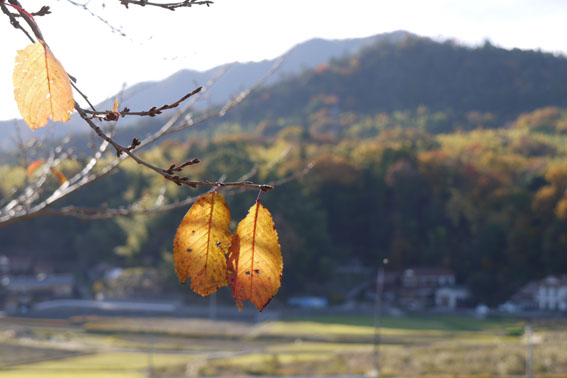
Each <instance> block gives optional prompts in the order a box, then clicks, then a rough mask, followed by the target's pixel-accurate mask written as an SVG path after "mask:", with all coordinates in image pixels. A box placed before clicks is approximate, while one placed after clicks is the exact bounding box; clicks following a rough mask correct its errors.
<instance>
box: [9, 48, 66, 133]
mask: <svg viewBox="0 0 567 378" xmlns="http://www.w3.org/2000/svg"><path fill="white" fill-rule="evenodd" d="M13 81H14V97H15V98H16V103H17V104H18V109H20V113H21V114H22V117H23V118H24V121H25V122H26V123H27V124H28V126H29V127H30V128H31V129H32V130H33V129H36V128H38V127H43V126H45V124H46V123H47V120H48V119H49V118H51V119H52V120H53V121H63V122H65V121H68V120H69V118H70V117H71V113H72V112H73V108H74V107H75V101H74V100H73V90H72V89H71V83H70V82H69V77H68V76H67V73H66V72H65V69H64V68H63V66H62V65H61V63H59V61H58V60H57V59H56V58H55V56H54V55H53V53H52V52H51V50H49V47H47V46H46V45H45V44H44V43H43V42H37V43H34V44H32V45H29V46H28V47H26V48H25V49H24V50H19V51H18V55H17V56H16V65H15V67H14V75H13Z"/></svg>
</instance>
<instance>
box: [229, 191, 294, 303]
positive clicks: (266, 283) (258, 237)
mask: <svg viewBox="0 0 567 378" xmlns="http://www.w3.org/2000/svg"><path fill="white" fill-rule="evenodd" d="M227 265H228V276H229V277H228V280H229V283H230V285H231V286H232V296H233V297H234V299H235V300H236V305H237V306H238V308H239V309H242V302H244V301H245V300H246V299H250V301H251V302H252V303H254V304H255V305H256V307H257V308H258V310H260V311H262V310H263V309H264V307H266V305H267V304H268V302H269V301H270V300H271V299H272V298H273V296H274V295H275V294H276V293H277V291H278V289H279V287H280V284H281V276H282V269H283V261H282V255H281V251H280V244H279V242H278V233H277V231H276V228H275V227H274V221H273V220H272V216H271V215H270V212H269V211H268V210H267V209H266V208H265V207H264V206H262V204H260V202H256V204H255V205H254V206H252V207H251V208H250V210H248V215H246V218H244V219H243V220H242V221H241V222H240V223H239V224H238V227H237V229H236V232H235V233H234V235H233V236H232V244H231V246H230V252H229V255H228V263H227Z"/></svg>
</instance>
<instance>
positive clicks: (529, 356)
mask: <svg viewBox="0 0 567 378" xmlns="http://www.w3.org/2000/svg"><path fill="white" fill-rule="evenodd" d="M524 334H525V335H526V378H534V373H533V369H532V366H533V350H532V321H531V319H528V322H527V323H526V326H525V328H524Z"/></svg>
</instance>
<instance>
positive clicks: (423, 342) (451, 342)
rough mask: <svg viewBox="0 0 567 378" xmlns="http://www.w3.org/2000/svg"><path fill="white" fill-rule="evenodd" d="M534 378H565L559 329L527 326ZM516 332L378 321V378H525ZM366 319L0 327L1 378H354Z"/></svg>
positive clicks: (365, 365) (517, 324) (461, 322)
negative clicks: (341, 377)
mask: <svg viewBox="0 0 567 378" xmlns="http://www.w3.org/2000/svg"><path fill="white" fill-rule="evenodd" d="M533 329H534V333H533V334H532V337H531V340H532V342H533V370H534V372H535V376H536V377H548V378H549V377H567V352H566V351H567V322H566V321H559V320H555V321H551V320H548V321H537V322H534V323H533ZM523 330H524V323H523V322H521V321H514V320H507V319H485V320H484V319H483V320H480V319H473V318H459V317H449V316H444V317H441V316H437V317H399V318H396V317H384V318H383V319H382V322H381V329H380V335H379V341H380V346H379V349H378V352H379V362H380V373H381V376H383V377H410V376H411V377H493V376H497V377H520V376H525V366H526V354H527V346H526V342H525V341H526V337H525V336H524V335H523ZM374 339H375V334H374V327H373V319H372V318H371V317H364V316H312V317H289V318H284V319H281V320H278V321H266V322H261V323H244V322H226V321H210V320H205V319H179V318H109V317H80V318H77V317H76V318H70V319H67V320H48V319H23V318H3V319H0V378H3V377H10V378H19V377H22V378H23V377H26V378H27V377H37V376H41V377H61V378H67V377H77V376H81V377H103V378H114V377H116V378H118V377H126V378H130V377H132V378H133V377H147V376H149V375H151V376H153V377H183V376H246V375H254V376H258V375H268V376H297V375H314V376H329V375H334V376H337V375H359V376H363V375H366V374H368V373H369V372H370V371H372V369H373V366H374V345H373V343H374Z"/></svg>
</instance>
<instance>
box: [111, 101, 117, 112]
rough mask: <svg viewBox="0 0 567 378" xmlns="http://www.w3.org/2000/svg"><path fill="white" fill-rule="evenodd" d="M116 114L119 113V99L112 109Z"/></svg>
mask: <svg viewBox="0 0 567 378" xmlns="http://www.w3.org/2000/svg"><path fill="white" fill-rule="evenodd" d="M112 111H113V112H114V113H118V99H116V100H114V106H113V107H112Z"/></svg>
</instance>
